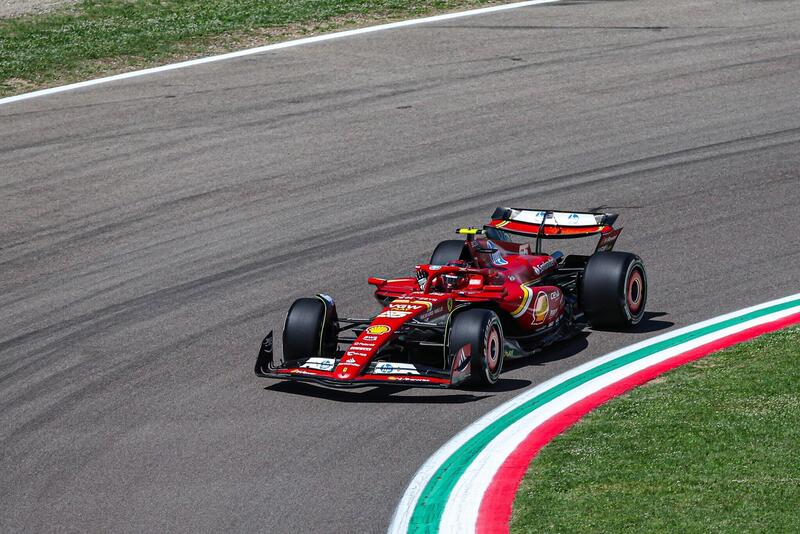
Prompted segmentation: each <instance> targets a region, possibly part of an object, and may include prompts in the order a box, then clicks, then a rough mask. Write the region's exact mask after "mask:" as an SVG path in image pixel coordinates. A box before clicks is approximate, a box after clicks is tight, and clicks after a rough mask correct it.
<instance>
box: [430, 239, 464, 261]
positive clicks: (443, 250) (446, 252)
mask: <svg viewBox="0 0 800 534" xmlns="http://www.w3.org/2000/svg"><path fill="white" fill-rule="evenodd" d="M465 248H466V247H465V246H464V241H462V240H459V239H448V240H447V241H442V242H441V243H439V244H438V245H436V248H435V249H433V254H431V261H429V262H428V263H429V264H431V265H447V264H448V263H450V262H451V261H458V260H467V259H469V258H468V255H469V254H468V252H467V251H466V250H464V249H465Z"/></svg>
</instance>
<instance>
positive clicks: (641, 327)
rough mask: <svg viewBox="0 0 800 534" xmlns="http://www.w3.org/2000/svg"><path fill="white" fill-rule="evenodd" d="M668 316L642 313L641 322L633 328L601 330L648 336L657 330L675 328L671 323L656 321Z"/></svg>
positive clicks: (659, 313)
mask: <svg viewBox="0 0 800 534" xmlns="http://www.w3.org/2000/svg"><path fill="white" fill-rule="evenodd" d="M665 315H669V314H668V313H667V312H644V317H643V318H642V321H641V322H640V323H639V324H637V325H636V326H635V327H633V328H630V329H628V330H614V329H602V330H603V331H604V332H625V333H628V334H649V333H650V332H658V331H659V330H666V329H667V328H669V327H671V326H675V323H673V322H672V321H658V320H656V317H663V316H665Z"/></svg>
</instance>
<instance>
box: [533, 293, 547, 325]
mask: <svg viewBox="0 0 800 534" xmlns="http://www.w3.org/2000/svg"><path fill="white" fill-rule="evenodd" d="M549 311H550V302H549V301H548V299H547V293H545V292H544V291H542V292H540V293H539V294H538V295H536V304H534V306H533V322H534V324H538V323H542V322H544V320H545V318H546V317H547V312H549Z"/></svg>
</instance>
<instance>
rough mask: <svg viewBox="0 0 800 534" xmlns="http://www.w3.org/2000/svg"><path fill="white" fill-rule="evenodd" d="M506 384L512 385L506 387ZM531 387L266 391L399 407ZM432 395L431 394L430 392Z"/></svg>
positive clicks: (296, 386) (281, 387) (294, 387)
mask: <svg viewBox="0 0 800 534" xmlns="http://www.w3.org/2000/svg"><path fill="white" fill-rule="evenodd" d="M504 382H509V383H508V384H504ZM530 384H531V382H530V380H516V379H515V380H501V381H500V382H498V383H497V384H496V386H497V387H495V388H492V390H491V391H487V390H482V391H477V390H474V391H475V392H474V393H472V392H471V391H470V390H466V389H464V390H438V392H439V394H421V395H397V393H401V392H404V391H407V390H410V389H415V390H416V392H421V391H425V390H424V389H421V388H405V387H392V388H381V387H369V388H365V389H361V390H355V389H348V390H340V389H330V388H326V387H323V386H316V385H313V384H303V383H300V382H278V383H276V384H272V385H270V386H267V387H265V388H264V389H266V390H269V391H279V392H281V393H289V394H292V395H301V396H305V397H314V398H317V399H326V400H331V401H335V402H357V403H371V402H380V403H388V404H392V403H396V404H465V403H468V402H476V401H479V400H481V399H485V398H488V397H492V396H493V393H497V392H501V391H512V390H514V389H522V388H526V387H528V386H529V385H530ZM428 391H432V390H428Z"/></svg>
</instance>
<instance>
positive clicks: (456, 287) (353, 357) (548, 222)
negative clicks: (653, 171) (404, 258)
mask: <svg viewBox="0 0 800 534" xmlns="http://www.w3.org/2000/svg"><path fill="white" fill-rule="evenodd" d="M616 219H617V215H616V214H611V213H585V212H584V213H580V212H566V211H549V210H532V209H513V208H497V210H495V212H494V214H493V215H492V219H491V221H490V222H489V224H487V225H485V226H484V227H483V228H482V229H478V228H462V229H459V230H458V233H460V234H462V235H464V236H465V238H464V239H460V240H449V241H443V242H442V243H440V244H439V245H438V246H437V247H436V249H435V250H434V252H433V255H432V256H431V260H430V262H429V263H428V264H425V265H417V266H416V276H409V277H407V278H398V279H393V280H385V279H382V278H370V279H369V283H370V284H372V285H374V286H375V297H376V298H377V300H378V302H379V303H380V304H381V306H382V307H383V309H382V310H381V312H380V313H378V314H377V315H376V316H375V317H373V318H371V319H345V318H340V317H338V316H337V312H336V306H335V305H334V302H333V299H332V298H331V297H330V296H328V295H325V294H319V295H316V296H315V297H313V298H302V299H298V300H296V301H295V302H294V304H292V306H291V308H290V309H289V313H288V315H287V316H286V323H285V325H284V329H283V363H282V364H279V365H276V364H275V363H274V362H273V352H272V332H270V333H269V334H268V335H267V337H266V338H264V341H263V343H262V345H261V351H260V352H259V355H258V359H257V361H256V367H255V372H256V374H257V375H258V376H262V377H269V378H280V379H288V380H296V381H310V382H316V383H319V384H323V385H326V386H339V387H348V386H349V387H352V386H364V385H400V386H428V387H451V386H457V385H466V384H469V385H479V386H487V385H492V384H494V383H495V382H497V380H498V378H499V376H500V372H501V370H502V368H503V360H504V359H510V358H520V357H524V356H529V355H531V354H533V353H535V352H537V351H539V350H541V349H542V348H544V347H546V346H547V345H549V344H551V343H553V342H555V341H558V340H562V339H565V338H567V337H569V336H571V335H574V334H575V333H576V332H577V331H578V330H580V329H581V328H582V327H583V326H584V325H585V324H586V323H587V322H588V323H591V324H592V326H593V327H607V328H614V329H621V328H627V327H630V326H633V325H635V324H637V323H638V322H639V321H641V319H642V316H643V315H644V307H645V302H646V300H647V276H646V274H645V269H644V264H643V263H642V260H641V259H640V258H639V257H638V256H636V255H634V254H630V253H627V252H612V251H611V249H612V248H613V246H614V243H615V242H616V240H617V237H618V236H619V234H620V232H621V231H622V229H621V228H620V229H614V227H613V224H614V222H615V221H616ZM591 235H599V236H600V241H599V243H598V244H597V247H596V249H595V252H594V253H593V254H591V255H590V256H581V255H568V256H565V255H564V254H563V253H561V252H553V253H551V254H546V253H543V252H542V242H543V240H546V239H568V238H578V237H586V236H591ZM530 241H533V244H534V247H533V249H531V244H530V243H529V242H530Z"/></svg>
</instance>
